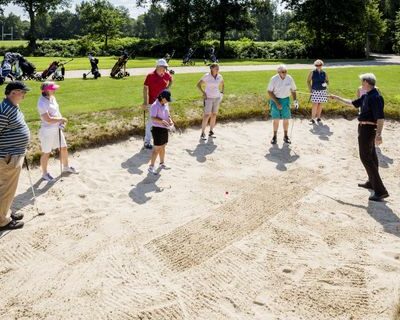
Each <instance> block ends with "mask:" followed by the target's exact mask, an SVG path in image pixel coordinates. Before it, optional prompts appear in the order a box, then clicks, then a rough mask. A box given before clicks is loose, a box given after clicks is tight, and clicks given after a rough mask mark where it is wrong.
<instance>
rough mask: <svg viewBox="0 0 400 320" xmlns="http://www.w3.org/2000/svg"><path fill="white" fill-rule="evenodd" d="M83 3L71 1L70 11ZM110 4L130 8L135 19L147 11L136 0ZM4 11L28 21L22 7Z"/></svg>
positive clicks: (117, 1)
mask: <svg viewBox="0 0 400 320" xmlns="http://www.w3.org/2000/svg"><path fill="white" fill-rule="evenodd" d="M81 2H82V0H71V5H70V6H69V9H70V10H74V8H75V6H76V5H77V4H78V3H81ZM110 2H111V3H112V4H113V5H115V6H124V7H126V8H128V9H129V12H130V14H131V16H132V17H133V18H136V17H137V16H138V15H140V14H142V13H144V12H145V11H146V9H145V8H138V7H136V5H135V3H136V1H135V0H110ZM4 9H5V10H4V12H5V14H6V15H8V14H9V13H10V12H13V13H14V14H16V15H23V16H24V17H25V18H26V19H27V16H26V15H25V14H24V11H23V10H22V9H21V8H20V7H17V6H14V5H8V6H6V7H4Z"/></svg>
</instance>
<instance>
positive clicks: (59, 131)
mask: <svg viewBox="0 0 400 320" xmlns="http://www.w3.org/2000/svg"><path fill="white" fill-rule="evenodd" d="M58 142H59V145H60V149H59V150H60V180H61V179H62V173H63V172H62V156H61V128H58Z"/></svg>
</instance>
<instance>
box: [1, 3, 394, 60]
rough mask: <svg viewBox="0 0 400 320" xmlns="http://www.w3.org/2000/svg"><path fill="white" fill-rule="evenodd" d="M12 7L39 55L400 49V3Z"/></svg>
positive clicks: (18, 27)
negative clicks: (50, 46) (99, 49)
mask: <svg viewBox="0 0 400 320" xmlns="http://www.w3.org/2000/svg"><path fill="white" fill-rule="evenodd" d="M132 1H134V0H132ZM10 2H12V3H14V4H15V5H18V6H20V7H22V8H23V9H24V10H25V12H26V13H27V14H28V16H29V22H27V21H22V20H21V18H20V17H18V16H16V15H15V14H12V13H11V14H9V15H8V16H3V15H1V16H0V22H3V23H4V25H5V26H6V27H7V26H13V28H14V32H15V35H16V36H17V37H21V38H25V39H28V40H29V45H30V47H31V48H32V50H34V49H35V46H36V40H37V39H49V38H51V39H73V38H78V37H91V38H93V39H96V40H101V41H103V42H104V45H105V46H106V47H107V44H108V41H109V40H110V39H113V38H118V37H122V36H123V37H138V38H142V39H152V38H157V39H160V40H161V41H169V42H172V43H173V42H175V43H179V44H181V45H183V46H186V47H189V46H191V45H193V44H196V43H198V42H199V41H201V40H207V39H218V40H219V52H220V54H221V55H223V52H224V49H225V41H226V40H235V39H241V38H248V39H252V40H254V41H274V40H278V39H279V40H282V39H283V40H295V39H299V40H301V41H302V42H303V43H304V44H305V45H306V46H307V50H308V52H309V55H310V56H316V55H320V56H330V57H342V56H360V55H363V54H364V50H367V51H370V50H373V51H379V52H393V51H395V52H399V51H400V0H335V1H330V0H305V1H304V0H281V1H278V0H276V1H274V0H136V4H137V5H139V6H141V5H149V9H148V11H147V12H146V13H145V14H143V15H140V16H139V17H137V18H136V19H134V18H131V17H130V16H129V12H128V10H127V9H126V8H124V7H117V6H114V5H113V4H112V3H111V2H110V1H108V0H87V1H83V2H82V3H81V4H79V5H77V6H76V7H75V8H73V9H74V10H73V11H71V10H67V6H68V1H67V0H46V1H42V0H0V7H1V5H5V4H8V3H10ZM279 2H280V3H279ZM279 4H280V5H281V6H284V7H285V9H286V10H283V11H282V10H279V9H278V7H279Z"/></svg>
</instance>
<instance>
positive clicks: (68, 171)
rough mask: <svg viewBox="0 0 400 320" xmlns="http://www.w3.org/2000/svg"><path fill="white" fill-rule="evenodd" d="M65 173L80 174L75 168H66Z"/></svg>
mask: <svg viewBox="0 0 400 320" xmlns="http://www.w3.org/2000/svg"><path fill="white" fill-rule="evenodd" d="M63 172H65V173H73V174H78V173H79V172H78V171H77V170H76V169H75V168H74V167H64V169H63Z"/></svg>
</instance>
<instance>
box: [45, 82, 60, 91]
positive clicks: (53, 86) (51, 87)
mask: <svg viewBox="0 0 400 320" xmlns="http://www.w3.org/2000/svg"><path fill="white" fill-rule="evenodd" d="M58 88H60V86H59V85H58V84H54V83H52V84H49V85H47V86H44V87H43V88H42V91H54V90H57V89H58Z"/></svg>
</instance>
